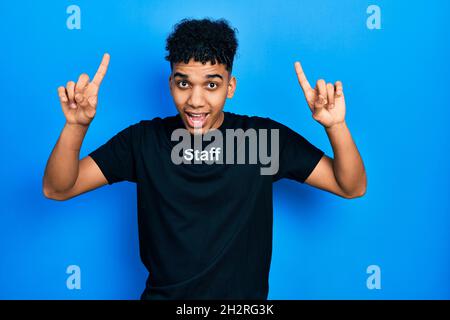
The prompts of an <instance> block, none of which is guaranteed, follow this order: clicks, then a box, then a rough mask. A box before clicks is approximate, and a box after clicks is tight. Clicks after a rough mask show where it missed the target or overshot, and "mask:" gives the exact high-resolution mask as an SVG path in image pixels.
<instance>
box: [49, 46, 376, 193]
mask: <svg viewBox="0 0 450 320" xmlns="http://www.w3.org/2000/svg"><path fill="white" fill-rule="evenodd" d="M109 59H110V57H109V55H108V54H105V55H104V57H103V60H102V63H101V64H100V66H99V68H98V70H97V73H96V74H95V76H94V78H93V80H92V81H89V77H88V76H87V74H82V75H80V77H79V79H78V82H77V83H75V82H73V81H69V82H68V84H67V86H66V87H62V86H61V87H59V88H58V95H59V98H60V102H61V107H62V110H63V113H64V116H65V118H66V123H65V125H64V128H63V130H62V132H61V135H60V137H59V139H58V141H57V143H56V145H55V147H54V149H53V151H52V153H51V155H50V158H49V160H48V162H47V166H46V170H45V173H44V178H43V193H44V195H45V196H46V197H47V198H49V199H54V200H68V199H70V198H73V197H75V196H77V195H79V194H82V193H85V192H88V191H90V190H93V189H96V188H99V187H101V186H103V185H106V184H107V183H108V181H107V180H106V178H105V176H104V175H103V173H102V171H101V170H100V168H99V167H98V166H97V164H96V163H95V162H94V160H93V159H92V158H91V157H89V156H86V157H84V158H83V159H81V160H79V153H80V149H81V145H82V142H83V139H84V137H85V135H86V132H87V130H88V127H89V125H90V123H91V121H92V120H93V118H94V116H95V114H96V109H97V96H98V91H99V88H100V84H101V82H102V80H103V78H104V76H105V74H106V71H107V69H108V65H109ZM295 70H296V73H297V77H298V81H299V83H300V86H301V88H302V90H303V93H304V95H305V98H306V101H307V103H308V106H309V108H310V110H311V112H312V117H313V118H314V119H315V120H316V121H317V122H319V123H320V124H321V125H323V126H324V128H325V131H326V133H327V135H328V137H329V140H330V143H331V145H332V147H333V152H334V156H335V157H334V159H332V158H330V157H328V156H326V155H324V156H323V157H322V159H321V160H320V161H319V163H318V164H317V166H316V167H315V168H314V170H313V172H312V173H311V174H310V176H309V177H308V178H307V179H306V181H305V182H306V183H307V184H309V185H311V186H313V187H316V188H319V189H322V190H326V191H328V192H331V193H334V194H336V195H338V196H341V197H344V198H349V199H350V198H356V197H361V196H363V195H364V194H365V192H366V184H367V179H366V174H365V169H364V164H363V162H362V159H361V156H360V154H359V152H358V150H357V148H356V145H355V143H354V141H353V139H352V136H351V134H350V131H349V129H348V127H347V125H346V122H345V100H344V93H343V88H342V83H341V82H340V81H338V82H336V84H335V85H333V84H331V83H328V84H326V82H325V81H324V80H323V79H320V80H318V81H317V84H316V87H315V88H312V87H311V86H310V84H309V82H308V80H307V78H306V76H305V73H304V72H303V69H302V67H301V65H300V63H299V62H298V63H296V64H295ZM169 87H170V93H171V95H172V97H173V100H174V103H175V106H176V108H177V110H178V112H179V113H180V115H181V118H182V119H183V122H184V124H185V126H186V128H187V129H188V130H189V131H190V132H191V133H203V132H206V131H208V130H210V129H215V128H218V127H219V126H220V125H221V124H222V122H223V119H224V114H223V108H224V105H225V101H226V99H227V98H228V99H230V98H232V97H233V95H234V92H235V90H236V78H235V77H234V76H232V75H231V74H230V73H229V72H228V71H227V70H226V67H225V65H223V64H217V63H216V64H214V65H213V64H211V63H210V62H207V63H206V64H202V63H201V62H196V61H193V60H192V59H191V60H190V61H189V62H188V63H187V64H186V63H176V64H174V65H173V70H172V73H171V75H170V77H169ZM189 114H190V115H189ZM192 114H202V115H204V117H196V118H195V119H192V116H193V115H192ZM189 118H191V119H189ZM193 120H194V121H193Z"/></svg>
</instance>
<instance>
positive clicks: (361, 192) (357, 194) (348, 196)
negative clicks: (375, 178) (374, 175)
mask: <svg viewBox="0 0 450 320" xmlns="http://www.w3.org/2000/svg"><path fill="white" fill-rule="evenodd" d="M366 192H367V180H364V184H363V186H362V187H360V188H359V189H358V190H356V191H354V192H350V193H346V192H343V193H342V197H343V198H345V199H356V198H361V197H363V196H364V195H365V194H366Z"/></svg>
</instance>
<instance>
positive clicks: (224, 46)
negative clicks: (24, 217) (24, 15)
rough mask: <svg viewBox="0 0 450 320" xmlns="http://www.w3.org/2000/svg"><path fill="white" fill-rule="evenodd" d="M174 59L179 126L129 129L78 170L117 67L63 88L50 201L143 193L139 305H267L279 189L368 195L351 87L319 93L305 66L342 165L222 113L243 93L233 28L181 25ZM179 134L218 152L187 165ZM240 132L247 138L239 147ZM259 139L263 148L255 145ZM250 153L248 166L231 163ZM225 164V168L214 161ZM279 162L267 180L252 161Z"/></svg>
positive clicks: (47, 186)
mask: <svg viewBox="0 0 450 320" xmlns="http://www.w3.org/2000/svg"><path fill="white" fill-rule="evenodd" d="M166 49H167V50H168V53H169V54H168V56H167V57H166V59H167V60H168V61H169V62H170V65H171V75H170V77H169V87H170V92H171V95H172V97H173V100H174V103H175V106H176V108H177V110H178V114H177V115H176V116H171V117H166V118H164V119H161V118H155V119H152V120H143V121H140V122H139V123H136V124H133V125H130V126H129V127H127V128H126V129H124V130H122V131H121V132H119V133H118V134H116V135H115V136H114V137H112V138H111V139H110V140H109V141H108V142H106V143H105V144H104V145H102V146H100V147H99V148H98V149H96V150H94V151H92V152H91V153H90V154H89V155H88V156H86V157H85V158H83V159H81V160H80V161H79V151H80V147H81V144H82V141H83V138H84V136H85V134H86V132H87V130H88V127H89V125H90V123H91V122H92V120H93V118H94V116H95V113H96V106H97V94H98V90H99V87H100V84H101V82H102V80H103V77H104V76H105V74H106V71H107V68H108V64H109V55H108V54H105V55H104V57H103V61H102V63H101V65H100V67H99V69H98V71H97V73H96V75H95V76H94V78H93V80H92V81H91V82H90V81H89V77H88V76H87V75H86V74H82V75H81V76H80V77H79V79H78V82H77V83H76V84H75V83H74V82H72V81H70V82H68V83H67V86H66V87H59V88H58V93H59V97H60V100H61V105H62V109H63V112H64V115H65V117H66V124H65V126H64V129H63V131H62V133H61V135H60V137H59V139H58V141H57V143H56V146H55V147H54V149H53V151H52V153H51V156H50V158H49V160H48V163H47V167H46V170H45V174H44V179H43V192H44V194H45V196H46V197H47V198H50V199H55V200H67V199H70V198H73V197H75V196H77V195H79V194H82V193H85V192H87V191H90V190H93V189H95V188H98V187H100V186H103V185H105V184H113V183H116V182H119V181H124V180H126V181H131V182H135V183H136V185H137V193H138V217H139V219H138V223H139V239H140V254H141V259H142V261H143V263H144V265H145V266H146V268H147V269H148V271H149V272H150V276H149V277H148V280H147V283H146V288H145V290H144V292H143V293H142V295H141V299H267V294H268V276H269V269H270V262H271V253H272V251H271V249H272V216H273V211H272V184H273V182H275V181H277V180H279V179H282V178H289V179H293V180H296V181H299V182H301V183H307V184H309V185H311V186H314V187H317V188H320V189H322V190H326V191H329V192H332V193H334V194H336V195H338V196H341V197H345V198H355V197H360V196H362V195H364V193H365V190H366V175H365V170H364V165H363V162H362V160H361V157H360V155H359V153H358V150H357V148H356V146H355V144H354V142H353V140H352V137H351V135H350V132H349V130H348V128H347V126H346V123H345V101H344V94H343V91H342V90H343V89H342V83H341V82H339V81H338V82H336V83H335V84H334V85H333V84H331V83H328V84H326V83H325V81H324V80H319V81H317V85H316V87H315V88H312V87H311V86H310V84H309V83H308V80H307V79H306V76H305V74H304V73H303V71H302V68H301V65H300V63H298V62H297V63H295V70H296V72H297V76H298V80H299V83H300V86H301V88H302V89H303V92H304V94H305V97H306V101H307V103H308V105H309V108H310V109H311V112H312V117H313V118H314V119H315V120H316V121H318V122H319V123H320V124H322V125H323V126H324V128H325V131H326V133H327V135H328V137H329V139H330V142H331V145H332V147H333V151H334V159H332V158H329V157H327V156H326V155H324V152H323V151H321V150H320V149H318V148H316V147H315V146H313V145H312V144H311V143H309V142H308V141H307V140H306V139H305V138H303V137H302V136H301V135H299V134H298V133H296V132H294V131H292V130H291V129H289V128H287V127H286V126H284V125H282V124H280V123H278V122H276V121H273V120H271V119H268V118H261V117H255V116H244V115H237V114H234V113H230V112H224V111H223V108H224V104H225V101H226V99H227V98H232V97H233V94H234V92H235V90H236V78H235V77H234V76H233V75H232V66H233V59H234V56H235V53H236V49H237V40H236V37H235V31H234V30H233V29H232V28H231V27H230V26H229V24H228V23H227V22H226V21H225V20H216V21H212V20H209V19H203V20H183V21H181V22H180V23H179V24H177V25H176V26H175V29H174V31H173V33H172V34H171V35H170V36H169V37H168V39H167V47H166ZM180 130H182V131H183V130H184V132H187V133H188V134H187V135H184V138H185V139H188V140H190V138H191V137H192V138H193V139H194V140H195V139H197V138H198V137H202V138H204V137H206V136H207V135H208V134H209V133H215V134H216V135H215V136H214V139H209V140H211V141H213V140H214V141H215V142H217V145H216V147H215V149H214V150H215V151H214V150H213V148H211V149H210V151H211V152H210V153H209V154H208V153H206V154H203V156H204V157H203V156H201V157H200V158H202V157H203V158H202V159H198V157H197V159H195V160H197V161H193V160H194V159H193V158H194V154H195V151H199V152H200V151H202V150H203V146H204V144H205V143H209V140H208V139H206V140H205V139H203V140H201V141H200V146H199V145H196V147H194V148H192V149H189V150H190V153H188V155H189V158H187V157H186V153H183V152H185V151H186V150H187V149H177V148H179V143H180V140H181V137H182V135H183V134H182V133H180ZM238 130H240V133H241V134H242V133H243V134H244V136H243V137H242V135H241V139H240V140H239V137H238V136H239V135H236V131H238ZM176 132H178V133H179V134H178V133H177V134H175V133H176ZM269 132H270V133H269ZM254 133H258V134H259V136H258V137H257V139H256V140H252V139H250V138H251V135H252V134H254ZM230 134H232V135H233V134H234V136H232V137H231V139H229V136H230ZM267 134H268V135H269V136H270V139H268V137H267V136H265V137H264V135H267ZM236 137H238V139H237V140H239V141H237V143H236V144H233V143H232V142H236V139H235V138H236ZM210 138H211V137H210ZM247 138H248V139H247ZM216 140H217V141H216ZM269 140H270V142H269ZM225 141H226V145H224V142H225ZM252 141H253V142H252ZM188 142H189V141H188ZM191 142H192V141H191ZM220 142H222V143H220ZM247 142H249V143H247ZM255 144H257V145H256V147H258V148H259V149H260V150H258V151H255V150H256V149H254V148H253V147H255ZM242 146H244V148H243V149H242V148H241V147H242ZM252 148H253V149H252ZM174 150H176V151H174ZM243 150H244V152H247V153H246V154H244V157H243V158H242V159H244V161H241V162H239V161H237V163H236V161H235V162H233V160H234V158H233V157H234V155H237V156H238V157H239V151H243ZM252 150H253V151H252ZM261 150H265V151H266V152H265V153H264V152H262V151H261ZM179 151H181V154H182V156H180V153H179ZM219 153H220V160H221V161H216V162H211V161H210V162H207V161H206V160H212V159H207V158H208V155H214V156H217V155H219ZM235 153H236V154H235ZM199 154H201V153H199ZM230 154H231V155H232V157H228V155H230ZM269 154H270V155H271V156H273V157H272V158H270V159H272V160H273V162H274V165H273V169H274V170H272V172H269V173H267V172H266V173H263V171H262V169H263V167H264V166H263V164H265V165H267V164H268V162H267V161H266V162H265V163H263V161H259V162H257V163H256V164H255V162H251V161H249V160H248V159H247V158H252V157H253V156H255V155H256V156H260V160H261V159H263V158H264V157H263V156H264V155H265V156H266V157H265V158H264V159H266V160H267V159H268V155H269ZM197 155H198V154H197ZM247 156H248V157H247ZM180 157H181V158H180ZM242 159H241V160H242ZM178 160H182V161H178ZM214 160H217V159H214ZM228 160H231V161H228Z"/></svg>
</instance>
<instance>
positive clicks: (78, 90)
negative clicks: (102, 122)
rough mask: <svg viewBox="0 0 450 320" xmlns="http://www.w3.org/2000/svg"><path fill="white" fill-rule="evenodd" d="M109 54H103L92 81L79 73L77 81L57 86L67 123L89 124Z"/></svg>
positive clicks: (92, 116) (94, 110) (95, 107)
mask: <svg viewBox="0 0 450 320" xmlns="http://www.w3.org/2000/svg"><path fill="white" fill-rule="evenodd" d="M109 58H110V57H109V54H107V53H105V54H104V55H103V59H102V62H101V64H100V66H99V67H98V70H97V73H96V74H95V76H94V79H93V80H92V82H89V76H88V75H87V74H85V73H83V74H81V75H80V77H79V78H78V82H77V83H76V84H75V82H73V81H69V82H67V85H66V87H65V88H64V87H63V86H61V87H59V88H58V95H59V100H60V102H61V107H62V110H63V112H64V116H65V117H66V123H67V124H76V125H82V126H86V127H87V126H89V124H90V123H91V121H92V120H93V119H94V117H95V113H96V110H97V96H98V90H99V88H100V84H101V83H102V80H103V77H104V76H105V74H106V71H107V70H108V65H109Z"/></svg>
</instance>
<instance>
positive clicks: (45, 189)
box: [42, 187, 68, 201]
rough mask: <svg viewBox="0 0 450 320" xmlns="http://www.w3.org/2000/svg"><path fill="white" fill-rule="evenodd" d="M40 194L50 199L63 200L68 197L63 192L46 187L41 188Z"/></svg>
mask: <svg viewBox="0 0 450 320" xmlns="http://www.w3.org/2000/svg"><path fill="white" fill-rule="evenodd" d="M42 194H43V195H44V197H45V198H47V199H50V200H57V201H64V200H67V199H68V198H66V197H65V196H64V195H63V194H61V193H58V192H55V191H53V190H51V189H50V188H48V187H43V188H42Z"/></svg>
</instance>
